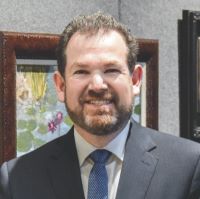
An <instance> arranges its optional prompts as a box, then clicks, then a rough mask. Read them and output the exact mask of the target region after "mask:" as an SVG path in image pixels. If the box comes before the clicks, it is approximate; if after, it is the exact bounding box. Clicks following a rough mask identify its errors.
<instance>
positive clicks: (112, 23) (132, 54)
mask: <svg viewBox="0 0 200 199" xmlns="http://www.w3.org/2000/svg"><path fill="white" fill-rule="evenodd" d="M100 29H101V30H103V31H104V32H106V31H109V30H116V31H117V32H119V33H120V34H121V35H122V36H123V37H124V39H125V42H126V44H127V47H128V56H127V63H128V67H129V70H130V72H132V71H133V69H134V66H135V63H136V58H137V52H138V44H137V41H136V39H135V38H134V37H133V36H132V35H131V33H130V31H129V29H127V28H126V26H125V25H123V24H122V23H119V22H118V21H116V20H115V19H114V17H112V16H111V15H105V14H103V13H101V12H97V13H94V14H92V15H87V16H84V15H81V16H78V17H76V18H74V19H73V20H72V21H71V22H70V23H69V24H68V25H67V26H66V28H65V29H64V31H63V33H62V35H61V37H60V41H59V44H58V47H57V50H56V51H57V62H58V70H59V72H60V73H61V75H62V76H63V77H64V72H65V66H66V64H67V56H66V54H65V50H66V47H67V44H68V42H69V40H70V38H71V37H72V35H73V34H74V33H76V32H80V33H89V34H92V35H93V34H95V33H97V32H98V31H99V30H100Z"/></svg>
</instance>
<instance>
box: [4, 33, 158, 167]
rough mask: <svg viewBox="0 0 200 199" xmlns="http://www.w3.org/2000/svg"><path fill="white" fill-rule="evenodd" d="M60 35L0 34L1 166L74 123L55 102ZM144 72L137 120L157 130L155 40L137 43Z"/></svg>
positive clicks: (156, 54) (64, 130)
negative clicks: (56, 55)
mask: <svg viewBox="0 0 200 199" xmlns="http://www.w3.org/2000/svg"><path fill="white" fill-rule="evenodd" d="M58 40H59V35H55V34H36V33H35V34H32V33H14V32H0V107H1V111H0V164H1V163H2V162H4V161H6V160H9V159H11V158H14V157H16V156H20V155H22V154H25V153H27V152H29V151H31V150H34V149H35V148H37V147H39V146H41V145H43V144H45V143H46V142H48V141H50V140H51V139H54V138H56V137H58V136H60V135H62V134H64V133H66V132H67V130H68V129H69V128H70V126H71V125H72V122H71V121H70V119H69V116H68V115H67V113H66V111H63V110H65V109H64V105H63V104H62V103H60V102H58V101H57V100H56V93H55V90H54V85H53V80H52V75H53V73H54V71H55V70H56V69H57V66H56V57H55V49H56V46H57V43H58ZM138 42H139V47H140V52H139V56H138V62H140V63H142V65H143V67H144V71H145V75H144V77H143V80H144V83H143V87H142V92H141V95H140V96H139V98H138V100H137V104H136V113H135V115H137V116H138V117H137V119H138V121H139V122H140V123H142V124H143V125H145V126H148V127H151V128H154V129H157V128H158V41H157V40H147V39H138Z"/></svg>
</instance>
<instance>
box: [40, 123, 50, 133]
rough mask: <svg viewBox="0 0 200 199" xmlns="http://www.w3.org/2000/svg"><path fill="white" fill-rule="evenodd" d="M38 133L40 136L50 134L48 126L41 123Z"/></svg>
mask: <svg viewBox="0 0 200 199" xmlns="http://www.w3.org/2000/svg"><path fill="white" fill-rule="evenodd" d="M38 132H39V133H40V134H47V133H48V128H47V125H46V124H42V123H40V124H39V128H38Z"/></svg>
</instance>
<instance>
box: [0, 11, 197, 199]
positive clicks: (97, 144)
mask: <svg viewBox="0 0 200 199" xmlns="http://www.w3.org/2000/svg"><path fill="white" fill-rule="evenodd" d="M57 54H58V72H56V73H55V75H54V81H55V85H56V91H57V94H58V98H59V100H60V101H62V102H64V103H65V105H66V108H67V111H68V113H69V116H70V117H71V119H72V121H73V122H74V126H73V128H72V129H71V130H70V131H69V132H68V133H67V134H66V135H64V136H63V137H60V138H58V139H56V140H54V141H52V142H50V143H48V144H46V145H45V146H43V147H41V148H39V149H37V150H36V151H34V152H32V153H29V154H27V155H25V156H23V157H21V158H18V159H14V160H11V161H9V162H7V163H4V164H3V166H2V167H1V172H0V199H11V198H13V199H36V198H37V199H56V198H58V199H59V198H60V199H64V198H65V199H83V198H88V199H90V198H95V199H98V198H99V199H100V198H101V199H103V198H104V199H106V198H109V199H115V198H116V199H144V198H146V199H187V198H197V197H198V190H199V189H200V163H199V158H200V146H199V145H198V144H197V143H194V142H191V141H187V140H184V139H181V138H176V137H174V136H170V135H166V134H163V133H159V132H156V131H154V130H151V129H147V128H144V127H141V126H140V125H139V124H136V123H135V122H134V121H133V119H132V118H131V113H132V108H133V101H134V96H135V95H137V94H138V93H139V91H140V85H141V78H142V68H141V66H140V65H136V54H137V43H136V40H135V39H134V37H132V36H131V34H130V32H129V31H128V30H127V29H126V28H125V27H124V26H123V25H122V24H120V23H118V22H117V21H115V20H114V19H113V18H112V17H111V16H106V15H103V14H101V13H95V14H93V15H90V16H81V17H78V18H76V19H74V20H73V21H72V22H71V23H70V24H69V25H68V26H67V27H66V28H65V30H64V32H63V34H62V36H61V39H60V42H59V45H58V49H57ZM98 149H100V150H98ZM91 154H92V155H91ZM94 154H95V155H94ZM97 157H98V158H99V159H98V160H96V159H95V158H97ZM100 159H101V160H100ZM103 159H104V160H103ZM95 194H96V195H95Z"/></svg>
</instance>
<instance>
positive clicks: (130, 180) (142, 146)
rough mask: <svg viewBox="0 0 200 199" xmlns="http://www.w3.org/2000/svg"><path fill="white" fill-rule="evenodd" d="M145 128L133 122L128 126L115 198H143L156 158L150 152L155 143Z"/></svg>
mask: <svg viewBox="0 0 200 199" xmlns="http://www.w3.org/2000/svg"><path fill="white" fill-rule="evenodd" d="M144 129H145V128H142V127H140V126H139V125H138V124H136V123H135V122H133V123H132V125H131V127H130V132H129V137H128V139H127V143H126V148H125V157H124V162H123V166H122V171H121V177H120V181H119V186H118V191H117V197H116V199H124V198H126V199H133V198H134V199H144V198H145V195H146V192H147V189H148V187H149V185H150V183H151V180H152V177H153V175H154V171H155V168H156V165H157V162H158V158H157V157H154V156H153V154H151V151H153V150H154V149H155V148H156V145H155V143H154V142H153V141H152V139H151V137H150V136H149V135H148V134H147V132H146V130H144Z"/></svg>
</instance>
